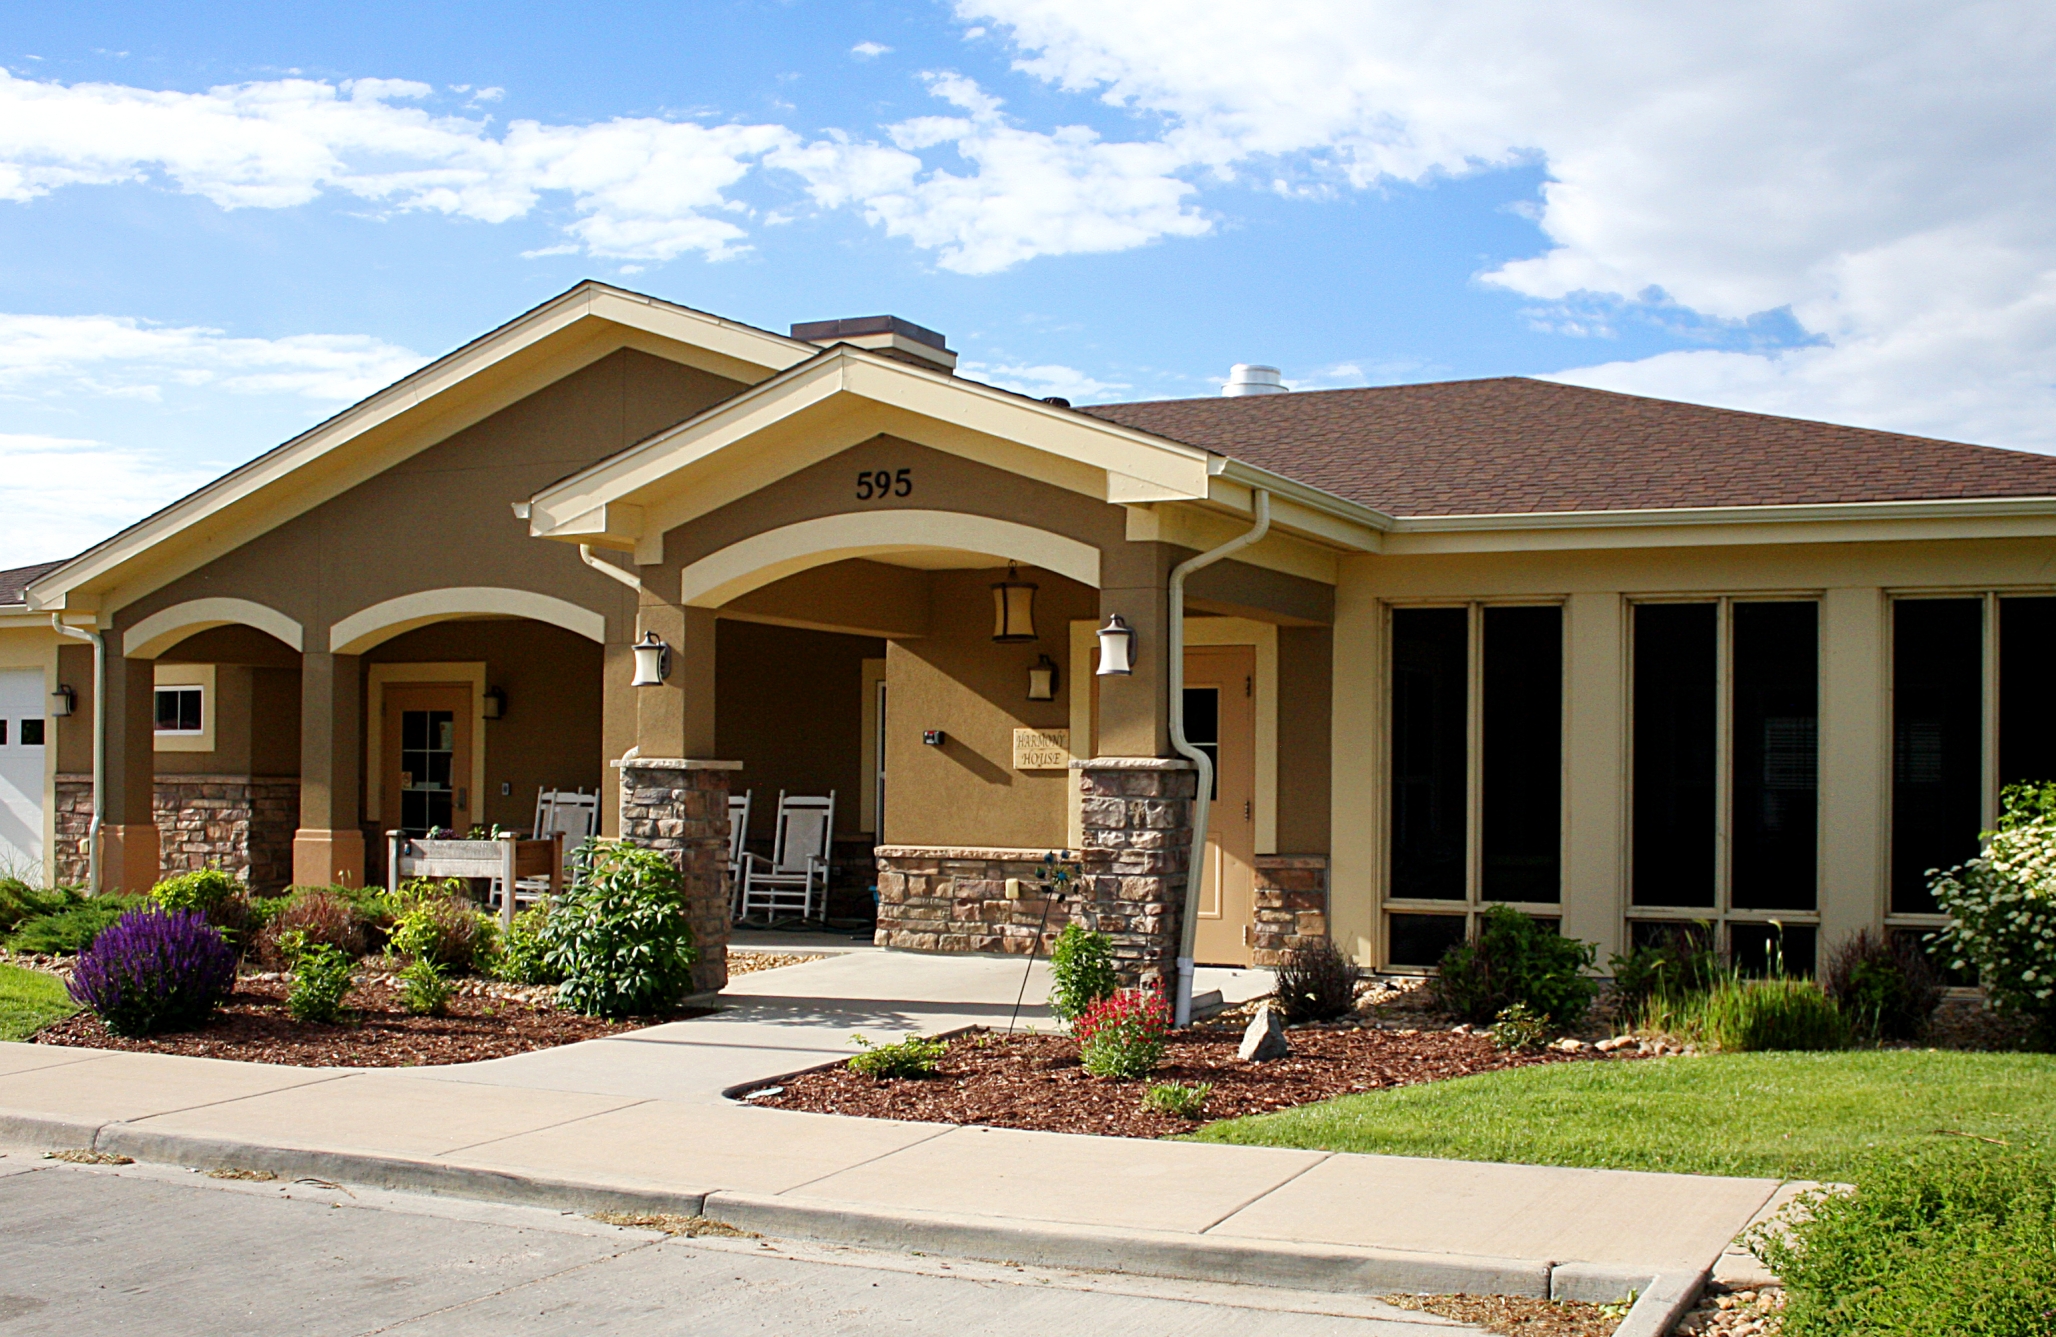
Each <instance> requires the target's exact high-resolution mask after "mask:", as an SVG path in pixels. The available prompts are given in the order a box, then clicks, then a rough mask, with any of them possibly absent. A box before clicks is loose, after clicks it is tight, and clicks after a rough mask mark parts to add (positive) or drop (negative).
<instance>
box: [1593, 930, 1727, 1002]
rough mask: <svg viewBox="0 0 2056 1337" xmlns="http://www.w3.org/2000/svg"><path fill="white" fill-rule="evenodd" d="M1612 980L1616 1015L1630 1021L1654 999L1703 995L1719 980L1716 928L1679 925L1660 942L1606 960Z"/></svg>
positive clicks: (1615, 954) (1667, 932)
mask: <svg viewBox="0 0 2056 1337" xmlns="http://www.w3.org/2000/svg"><path fill="white" fill-rule="evenodd" d="M1606 969H1607V971H1608V973H1609V974H1611V975H1612V976H1613V992H1614V998H1615V1003H1614V1015H1615V1017H1617V1018H1631V1017H1634V1016H1635V1015H1637V1014H1638V1013H1640V1012H1641V1011H1642V1009H1643V1008H1644V1007H1645V1006H1647V1005H1648V1003H1649V1001H1650V1000H1651V999H1658V998H1664V999H1678V998H1684V997H1686V996H1687V995H1689V994H1693V993H1700V992H1704V991H1705V990H1707V989H1710V988H1712V987H1713V983H1714V981H1715V980H1716V979H1718V978H1719V976H1720V957H1719V956H1717V955H1716V954H1715V953H1714V950H1713V925H1711V924H1707V923H1698V924H1679V925H1675V926H1672V927H1669V928H1668V930H1667V931H1666V932H1664V933H1663V934H1662V935H1661V936H1660V937H1659V938H1658V940H1657V941H1655V942H1651V943H1644V944H1643V945H1642V946H1639V947H1633V948H1630V949H1629V950H1628V952H1627V953H1626V954H1625V955H1623V954H1621V953H1619V952H1616V953H1614V954H1613V955H1612V956H1609V957H1608V958H1607V959H1606Z"/></svg>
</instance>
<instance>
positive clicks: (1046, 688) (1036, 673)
mask: <svg viewBox="0 0 2056 1337" xmlns="http://www.w3.org/2000/svg"><path fill="white" fill-rule="evenodd" d="M1028 699H1029V700H1030V701H1054V700H1056V699H1057V661H1056V660H1054V659H1051V658H1050V657H1049V656H1048V655H1038V656H1036V659H1035V662H1034V663H1033V664H1030V665H1029V666H1028Z"/></svg>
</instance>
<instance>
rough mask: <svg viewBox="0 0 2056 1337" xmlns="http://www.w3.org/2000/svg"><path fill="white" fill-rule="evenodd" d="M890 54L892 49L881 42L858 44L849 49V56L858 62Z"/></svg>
mask: <svg viewBox="0 0 2056 1337" xmlns="http://www.w3.org/2000/svg"><path fill="white" fill-rule="evenodd" d="M891 52H892V48H891V47H889V46H887V45H885V44H884V43H883V42H859V43H857V44H856V45H855V46H853V47H851V48H850V54H851V55H853V56H855V57H856V58H857V59H858V60H875V59H876V58H878V57H879V56H884V55H889V54H891Z"/></svg>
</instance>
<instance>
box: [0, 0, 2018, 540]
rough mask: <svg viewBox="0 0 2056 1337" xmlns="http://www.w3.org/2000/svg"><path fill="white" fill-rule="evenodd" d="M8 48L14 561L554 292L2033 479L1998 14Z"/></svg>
mask: <svg viewBox="0 0 2056 1337" xmlns="http://www.w3.org/2000/svg"><path fill="white" fill-rule="evenodd" d="M0 13H4V22H0V69H4V71H5V72H6V76H7V78H6V81H5V83H4V84H0V454H5V455H6V456H8V457H10V458H11V459H12V461H13V464H12V467H11V470H10V472H11V473H12V475H13V477H14V478H15V479H16V480H22V481H25V482H26V483H27V484H28V486H24V487H19V488H16V489H13V491H14V493H15V497H16V503H15V510H16V516H15V523H14V525H13V526H12V534H11V537H10V538H9V539H6V540H0V566H9V565H16V564H21V563H26V562H30V561H36V560H44V559H48V558H54V557H59V556H63V555H66V554H67V553H69V552H71V551H75V550H77V549H78V548H80V547H83V546H85V545H86V544H88V543H90V542H93V541H95V540H97V539H98V538H100V537H104V536H105V534H106V533H108V532H111V530H112V529H113V528H116V527H118V526H119V525H120V524H123V523H126V522H128V521H130V520H133V519H134V518H136V517H137V516H139V515H141V514H143V513H144V512H146V511H147V510H149V509H151V508H153V507H154V506H156V505H159V504H162V503H163V502H164V501H166V500H169V499H170V498H171V497H172V496H175V495H177V494H179V493H180V492H183V491H185V490H187V489H188V488H190V487H191V486H193V485H195V484H196V483H198V482H199V481H202V480H204V479H205V478H206V477H208V476H211V475H212V474H213V473H216V472H219V471H220V470H221V469H223V468H226V467H228V466H230V465H233V464H235V463H237V462H240V461H241V460H243V459H247V458H249V457H250V456H251V455H253V454H255V453H257V452H258V451H260V450H262V449H265V448H267V447H269V446H270V445H273V444H275V443H276V442H277V441H278V440H280V439H283V438H284V437H286V436H288V435H290V434H292V433H293V432H295V431H297V430H299V429H300V428H303V427H305V426H306V425H308V424H309V423H311V422H313V421H316V420H318V419H319V418H321V417H324V416H326V415H327V414H328V413H331V412H333V411H334V410H335V409H336V408H338V407H340V406H341V405H342V404H343V403H345V402H348V400H349V399H352V398H355V397H357V396H360V395H361V394H363V393H367V392H368V391H369V390H370V389H373V388H376V386H377V385H379V384H383V383H385V382H387V381H390V380H391V379H393V378H394V377H395V376H397V375H400V374H403V373H404V372H405V371H406V370H408V369H410V368H411V367H412V366H413V365H417V364H418V363H419V362H420V361H422V360H424V359H426V358H428V357H432V356H435V355H437V354H439V353H442V352H444V351H446V350H448V349H449V348H451V347H453V346H455V345H457V344H459V343H462V342H464V341H465V340H467V339H469V338H471V337H473V336H475V335H477V334H478V333H480V332H482V331H483V330H485V329H487V328H490V327H491V326H493V325H496V324H498V323H500V322H501V321H503V320H505V319H507V318H508V317H510V316H512V315H514V314H516V313H518V312H519V311H521V310H523V309H525V308H527V307H529V306H531V305H533V304H535V303H536V302H538V301H541V300H542V299H544V298H546V297H548V296H549V295H551V294H553V293H555V292H559V291H561V290H563V289H564V288H566V287H568V286H570V285H571V284H572V283H574V282H576V281H577V280H579V279H581V278H585V277H599V278H603V279H606V280H609V281H611V282H617V283H620V284H623V285H624V286H628V287H632V288H636V289H639V290H642V291H646V292H650V293H653V294H656V295H658V296H662V297H665V298H669V299H672V300H675V301H680V302H684V303H687V304H689V305H692V306H696V307H700V308H703V309H706V310H710V311H714V312H717V313H720V314H722V315H725V316H730V317H733V318H736V319H741V320H745V321H749V322H751V323H754V324H758V325H763V326H766V327H769V328H773V329H780V330H782V329H784V328H785V327H786V326H787V325H789V324H790V323H791V322H794V321H798V320H810V319H820V318H826V317H833V316H846V315H860V314H871V313H875V312H884V311H889V312H893V313H896V314H899V315H902V316H905V317H907V318H909V319H912V320H916V321H919V322H921V323H923V324H926V325H929V326H931V327H934V328H936V329H939V330H941V331H943V332H944V333H945V334H947V335H948V336H949V338H950V341H951V344H952V346H953V347H955V348H956V349H957V350H958V351H959V352H960V353H961V354H962V355H963V357H964V359H965V362H966V366H967V367H968V368H969V369H970V370H971V371H972V374H976V375H979V376H982V377H984V378H986V379H991V380H994V381H997V382H999V383H1002V384H1007V385H1010V386H1012V387H1014V388H1020V389H1027V390H1032V391H1035V392H1037V393H1058V394H1068V395H1070V396H1071V397H1072V398H1074V399H1077V400H1079V401H1080V402H1092V401H1103V400H1109V399H1123V398H1142V397H1162V396H1178V395H1204V394H1212V393H1215V391H1216V389H1217V386H1218V383H1219V381H1220V379H1221V378H1222V377H1223V376H1224V375H1225V374H1226V372H1227V369H1228V366H1229V365H1230V364H1231V363H1234V362H1238V361H1260V362H1271V363H1275V364H1277V365H1278V366H1280V367H1282V368H1283V369H1284V371H1285V374H1286V377H1287V379H1288V381H1290V382H1292V383H1294V384H1297V385H1299V386H1301V387H1308V388H1311V387H1323V386H1341V385H1362V384H1377V383H1385V382H1393V381H1412V380H1431V379H1449V378H1457V377H1471V376H1489V375H1504V374H1523V375H1558V376H1562V377H1564V378H1565V379H1570V380H1575V381H1579V382H1581V383H1586V384H1595V385H1605V386H1610V387H1613V388H1619V389H1626V390H1631V391H1634V392H1637V393H1648V394H1659V395H1668V396H1671V397H1677V398H1686V399H1694V400H1699V401H1703V402H1712V403H1722V404H1728V405H1731V406H1735V407H1744V408H1756V409H1761V410H1764V411H1771V412H1783V413H1794V414H1799V415H1802V416H1812V417H1822V418H1830V419H1834V420H1838V421H1847V422H1855V423H1859V424H1862V425H1869V426H1880V427H1890V428H1895V429H1898V430H1906V431H1916V432H1923V433H1927V434H1933V435H1943V436H1955V437H1959V438H1963V439H1971V440H1979V441H1984V442H1988V443H1991V444H2004V445H2013V446H2020V447H2025V448H2035V449H2049V448H2056V413H2052V410H2056V393H2052V389H2051V386H2052V382H2056V281H2052V278H2051V276H2052V274H2056V240H2052V235H2051V225H2050V224H2049V222H2048V221H2047V220H2048V219H2049V218H2050V217H2052V216H2056V211H2051V210H2050V209H2049V208H2048V205H2049V204H2050V203H2051V201H2050V200H2049V199H2048V198H2047V196H2048V195H2049V194H2050V193H2051V191H2052V187H2051V185H2050V182H2051V180H2052V179H2056V174H2052V173H2051V172H2050V171H2049V168H2050V167H2051V165H2052V163H2051V161H2050V159H2051V138H2052V134H2051V131H2050V129H2049V128H2048V127H2050V126H2051V125H2056V119H2052V118H2051V116H2050V115H2049V112H2050V111H2051V110H2052V108H2051V107H2050V105H2049V103H2050V102H2051V100H2052V98H2051V93H2050V89H2049V84H2050V83H2051V81H2049V80H2048V79H2047V77H2046V73H2045V71H2046V69H2047V68H2048V60H2049V57H2050V56H2051V55H2052V54H2056V52H2052V50H2051V47H2052V45H2056V37H2052V25H2051V24H2050V23H2049V22H2048V21H2046V20H2045V19H2043V18H2042V17H2041V16H2040V15H2039V14H2038V13H2037V12H2036V11H2035V10H2034V9H2032V8H2031V7H2019V8H2018V9H2017V10H2015V9H2011V8H2007V9H1994V8H1992V7H1989V6H1984V7H1981V6H1972V5H1962V6H1956V5H1945V4H1937V5H1926V6H1904V7H1901V8H1899V9H1895V10H1889V11H1885V13H1886V15H1887V17H1886V18H1885V19H1883V20H1882V21H1881V20H1880V19H1879V17H1878V11H1875V10H1874V9H1872V8H1869V7H1866V6H1862V5H1856V4H1847V5H1839V4H1829V3H1824V4H1822V5H1820V6H1818V7H1817V9H1815V10H1814V11H1813V12H1812V13H1810V14H1809V15H1807V16H1806V17H1805V18H1804V19H1803V20H1795V19H1794V18H1793V17H1792V16H1790V15H1788V14H1787V13H1786V11H1785V10H1784V9H1783V8H1781V7H1778V6H1774V5H1770V4H1747V3H1738V4H1736V5H1733V6H1728V7H1723V8H1722V9H1721V10H1720V11H1719V12H1718V13H1703V14H1702V13H1690V12H1686V11H1683V10H1679V9H1675V8H1670V7H1651V6H1647V5H1640V4H1626V3H1592V4H1584V5H1572V6H1566V7H1561V8H1558V9H1554V10H1552V11H1551V15H1550V16H1548V17H1546V18H1544V17H1542V16H1540V15H1539V12H1538V11H1535V10H1533V9H1532V8H1529V7H1525V6H1520V5H1515V4H1493V3H1452V4H1450V5H1448V6H1443V7H1434V9H1433V10H1432V11H1426V10H1421V9H1419V8H1418V7H1409V6H1404V5H1388V4H1383V3H1377V2H1376V0H1357V2H1353V3H1347V4H1344V3H1332V2H1331V0H1296V2H1295V3H1289V4H1284V5H1281V6H1278V7H1276V8H1275V9H1274V10H1269V11H1266V12H1265V13H1264V14H1262V15H1252V13H1251V12H1250V11H1248V10H1247V8H1246V6H1237V5H1232V4H1228V3H1226V0H1181V3H1175V4H1174V3H1170V0H1134V3H1132V4H1129V5H1124V6H1121V7H1118V9H1117V8H1116V7H1110V6H1106V5H1105V4H1104V3H1103V0H1097V2H1096V3H1087V2H1086V0H959V3H955V4H944V3H908V4H899V5H884V4H867V3H838V4H832V5H831V4H826V3H800V2H795V3H787V4H778V3H767V2H765V0H745V2H740V3H700V4H676V5H669V6H658V5H648V4H641V5H631V4H593V3H588V4H585V5H582V6H579V7H577V8H575V9H574V8H571V7H565V6H509V5H506V4H495V5H490V6H488V5H483V4H476V5H456V4H442V5H421V4H408V5H402V4H376V5H358V6H353V7H351V8H349V9H348V10H347V11H344V10H339V9H333V8H322V7H313V6H304V7H285V6H277V5H263V6H258V5H248V6H237V5H219V4H217V5H207V6H196V7H182V8H180V9H178V10H175V11H168V10H166V9H165V7H162V6H143V5H99V6H92V7H80V9H79V10H76V11H74V10H71V9H70V8H69V7H52V6H28V5H20V4H7V5H4V6H0ZM377 81H393V82H386V83H381V82H377ZM1911 130H1917V131H1918V133H1909V131H1911ZM31 494H33V495H31Z"/></svg>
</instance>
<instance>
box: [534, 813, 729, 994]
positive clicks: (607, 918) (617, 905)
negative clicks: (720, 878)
mask: <svg viewBox="0 0 2056 1337" xmlns="http://www.w3.org/2000/svg"><path fill="white" fill-rule="evenodd" d="M540 936H541V938H542V943H543V956H544V959H545V960H546V961H547V962H548V963H549V966H550V968H551V969H553V970H557V971H560V972H562V974H563V976H564V982H563V983H561V984H559V985H558V986H557V1001H558V1002H559V1003H560V1004H561V1005H563V1006H564V1007H567V1008H570V1009H572V1010H573V1011H576V1012H584V1013H588V1014H591V1015H595V1016H603V1017H621V1016H635V1015H648V1014H651V1013H658V1012H663V1011H666V1010H667V1009H669V1008H672V1007H675V1006H677V1004H678V1002H679V1000H681V999H683V998H684V997H685V996H686V995H687V994H689V993H691V992H692V987H693V986H692V966H693V962H694V961H696V960H698V959H699V953H698V952H697V951H696V950H695V949H694V947H693V937H692V925H691V924H689V923H688V922H687V921H686V917H685V878H684V876H683V875H682V874H681V873H680V872H679V871H678V865H677V864H674V863H672V862H671V859H670V857H669V856H668V855H666V854H664V853H663V852H662V851H661V850H653V849H645V848H642V847H640V846H636V845H625V844H624V845H609V846H607V847H606V848H605V849H603V850H601V851H600V852H599V853H598V855H596V856H595V857H594V859H593V864H592V868H591V869H590V870H589V871H588V872H587V873H586V874H585V875H584V876H583V877H581V878H580V879H579V880H578V881H577V882H575V883H573V884H572V886H571V889H570V890H569V891H567V892H565V893H564V894H563V895H562V896H560V897H559V898H558V899H557V903H556V904H555V905H553V906H551V907H550V914H549V918H548V919H546V920H545V921H544V922H543V926H542V929H541V932H540Z"/></svg>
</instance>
